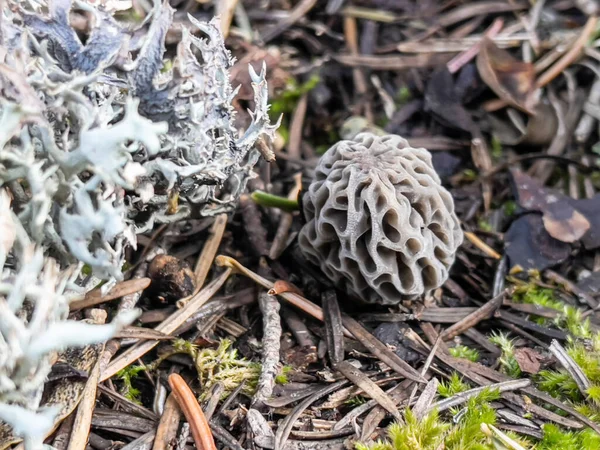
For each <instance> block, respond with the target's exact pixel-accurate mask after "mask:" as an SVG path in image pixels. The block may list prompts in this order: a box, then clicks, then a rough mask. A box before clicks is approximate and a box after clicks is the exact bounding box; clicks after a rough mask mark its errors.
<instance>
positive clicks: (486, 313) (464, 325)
mask: <svg viewBox="0 0 600 450" xmlns="http://www.w3.org/2000/svg"><path fill="white" fill-rule="evenodd" d="M504 295H505V293H504V292H502V293H501V294H499V295H497V296H496V297H494V298H493V299H491V300H490V301H489V302H487V303H486V304H484V305H483V306H481V307H480V308H478V309H476V310H475V311H473V312H472V313H471V314H469V315H468V316H467V317H465V318H464V319H462V320H459V321H458V322H456V323H455V324H454V325H452V326H451V327H450V328H446V330H445V331H444V332H443V333H442V334H441V337H442V339H444V340H445V341H449V340H451V339H454V338H455V337H456V336H458V335H459V334H461V333H464V332H465V331H466V330H468V329H469V328H472V327H474V326H475V325H477V324H478V323H479V322H481V321H482V320H485V319H488V318H490V317H491V316H492V314H494V312H495V311H496V310H497V309H498V308H500V306H502V301H503V300H504Z"/></svg>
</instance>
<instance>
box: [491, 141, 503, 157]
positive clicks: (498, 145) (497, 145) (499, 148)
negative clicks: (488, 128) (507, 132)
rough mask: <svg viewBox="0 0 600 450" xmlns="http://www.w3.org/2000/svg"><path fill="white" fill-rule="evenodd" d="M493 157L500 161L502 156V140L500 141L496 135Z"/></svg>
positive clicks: (493, 143) (493, 142) (493, 144)
mask: <svg viewBox="0 0 600 450" xmlns="http://www.w3.org/2000/svg"><path fill="white" fill-rule="evenodd" d="M491 143H492V151H491V153H492V158H494V160H496V161H498V160H499V159H500V158H502V153H503V152H502V142H500V139H498V138H497V137H496V136H492V142H491Z"/></svg>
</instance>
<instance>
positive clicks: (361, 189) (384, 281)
mask: <svg viewBox="0 0 600 450" xmlns="http://www.w3.org/2000/svg"><path fill="white" fill-rule="evenodd" d="M303 209H304V214H305V217H306V220H307V223H306V225H304V227H303V228H302V231H301V232H300V236H299V244H300V248H301V249H302V251H303V253H304V254H305V255H306V257H307V258H308V259H309V260H310V261H311V262H313V263H314V264H316V265H318V266H320V267H321V269H322V270H323V272H325V274H326V275H327V276H328V277H329V278H330V279H331V280H332V281H334V282H335V283H336V284H338V285H339V286H340V287H342V288H346V289H347V290H348V291H349V292H350V293H353V294H355V295H356V296H358V297H359V298H360V299H361V300H363V301H365V302H368V303H380V304H385V305H390V304H397V303H399V302H400V301H402V300H406V299H416V298H417V297H418V296H420V295H423V294H425V293H428V292H430V291H431V290H433V289H435V288H437V287H439V286H441V285H442V284H443V283H444V281H445V280H446V279H447V277H448V270H449V268H450V266H451V265H452V263H453V262H454V258H455V253H456V250H457V248H458V247H459V246H460V245H461V244H462V241H463V233H462V230H461V228H460V223H459V221H458V218H457V217H456V214H455V213H454V202H453V200H452V196H451V195H450V193H449V192H448V191H447V190H446V189H445V188H444V187H443V186H442V185H441V183H440V178H439V176H438V175H437V173H436V172H435V169H434V168H433V166H432V164H431V154H430V153H429V152H428V151H427V150H425V149H424V148H411V147H410V146H409V144H408V142H407V141H406V140H405V139H403V138H401V137H400V136H394V135H388V136H376V135H374V134H371V133H361V134H359V135H357V136H356V137H355V138H354V140H352V141H340V142H338V143H337V144H335V145H334V146H333V147H331V148H330V149H329V150H328V151H327V152H326V153H325V154H324V155H323V156H322V158H321V160H320V161H319V164H318V165H317V168H316V170H315V175H314V180H313V182H312V183H311V184H310V186H309V188H308V191H307V192H306V194H305V195H304V198H303Z"/></svg>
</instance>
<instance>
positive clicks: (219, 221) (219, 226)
mask: <svg viewBox="0 0 600 450" xmlns="http://www.w3.org/2000/svg"><path fill="white" fill-rule="evenodd" d="M226 226H227V214H219V215H218V216H217V217H215V221H214V223H213V224H212V226H211V227H210V236H209V238H208V239H207V240H206V242H205V243H204V247H203V248H202V252H201V253H200V256H198V260H197V261H196V267H194V279H195V281H196V290H195V291H194V294H193V295H196V294H197V293H198V292H199V291H200V289H202V286H204V282H205V281H206V277H207V276H208V272H209V271H210V267H211V266H212V263H213V261H214V259H215V256H216V254H217V250H219V245H221V240H223V234H224V233H225V228H226ZM190 298H191V296H190ZM184 301H185V303H184ZM188 301H189V299H181V300H179V301H178V302H177V306H178V307H179V308H183V307H184V306H185V304H186V303H187V302H188Z"/></svg>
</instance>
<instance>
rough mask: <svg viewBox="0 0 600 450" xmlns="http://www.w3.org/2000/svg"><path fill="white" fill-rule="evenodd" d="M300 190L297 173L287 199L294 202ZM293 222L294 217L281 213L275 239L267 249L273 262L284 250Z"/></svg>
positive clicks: (299, 178)
mask: <svg viewBox="0 0 600 450" xmlns="http://www.w3.org/2000/svg"><path fill="white" fill-rule="evenodd" d="M301 190H302V172H298V173H297V174H295V175H294V187H293V188H292V190H291V191H290V193H289V194H288V199H290V200H296V199H297V198H298V194H299V193H300V191H301ZM293 221H294V215H293V214H292V213H288V212H282V213H281V219H280V220H279V226H278V227H277V232H276V233H275V237H274V238H273V242H272V243H271V248H270V249H269V258H271V259H272V260H273V261H275V260H276V259H277V258H279V256H280V255H281V253H282V252H283V249H284V248H285V245H286V243H287V239H288V235H289V231H290V228H291V227H292V223H293Z"/></svg>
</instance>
